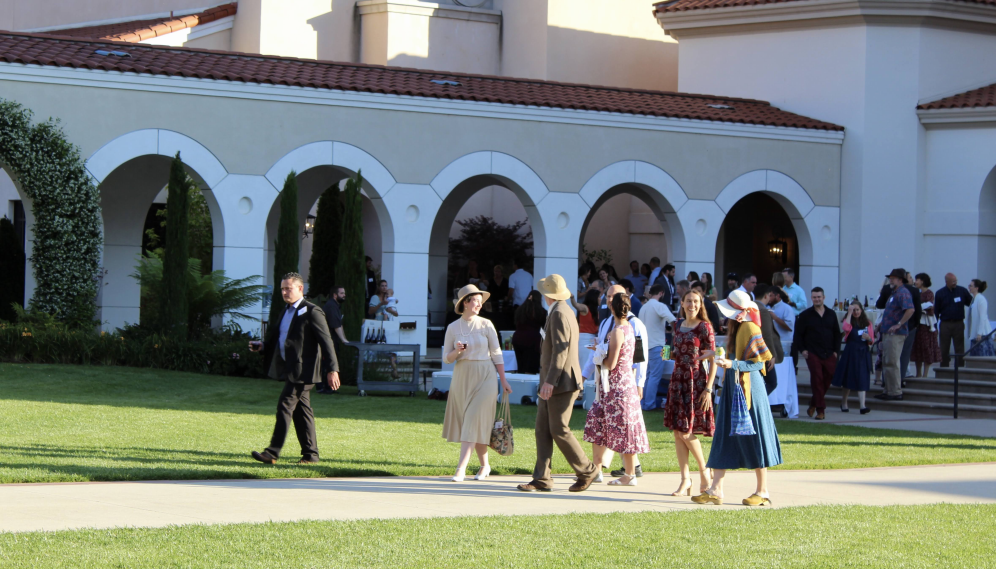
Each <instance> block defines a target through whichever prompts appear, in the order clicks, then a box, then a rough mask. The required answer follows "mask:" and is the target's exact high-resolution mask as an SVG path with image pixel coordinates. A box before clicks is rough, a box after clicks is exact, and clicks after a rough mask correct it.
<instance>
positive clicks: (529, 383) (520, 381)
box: [432, 371, 539, 405]
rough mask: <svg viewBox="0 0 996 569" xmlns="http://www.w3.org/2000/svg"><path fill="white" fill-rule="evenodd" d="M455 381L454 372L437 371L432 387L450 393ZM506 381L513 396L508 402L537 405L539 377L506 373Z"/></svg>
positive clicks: (496, 376) (499, 392)
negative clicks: (510, 387) (451, 384)
mask: <svg viewBox="0 0 996 569" xmlns="http://www.w3.org/2000/svg"><path fill="white" fill-rule="evenodd" d="M452 381H453V372H452V371H437V372H433V374H432V387H433V388H435V389H438V390H440V391H449V390H450V383H452ZM505 381H507V382H508V384H509V385H510V386H512V394H511V395H509V397H508V402H509V403H511V404H513V405H522V404H523V402H524V401H525V403H527V404H528V403H536V399H537V396H536V394H537V393H538V392H539V375H535V374H528V373H506V374H505ZM497 383H498V374H497V373H495V384H497ZM498 400H499V401H501V390H500V389H499V390H498Z"/></svg>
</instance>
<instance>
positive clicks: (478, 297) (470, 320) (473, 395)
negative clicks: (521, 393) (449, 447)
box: [443, 285, 512, 482]
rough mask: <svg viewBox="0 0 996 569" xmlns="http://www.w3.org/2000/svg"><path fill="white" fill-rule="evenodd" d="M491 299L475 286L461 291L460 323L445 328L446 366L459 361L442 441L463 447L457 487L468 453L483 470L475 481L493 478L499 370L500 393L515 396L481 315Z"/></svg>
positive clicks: (491, 327)
mask: <svg viewBox="0 0 996 569" xmlns="http://www.w3.org/2000/svg"><path fill="white" fill-rule="evenodd" d="M490 296H491V295H490V294H489V293H487V292H484V291H481V290H479V289H478V288H477V287H476V286H474V285H467V286H465V287H463V288H462V289H460V292H459V293H457V301H456V308H455V309H454V311H455V312H456V313H457V314H459V315H460V318H459V319H457V320H455V321H454V322H452V323H451V324H450V325H449V326H447V327H446V337H445V339H444V340H443V361H444V362H446V363H448V364H449V363H453V362H454V361H455V362H456V365H455V366H453V381H452V382H451V383H450V392H449V395H448V396H447V398H446V416H445V418H444V419H443V437H444V438H445V439H446V440H447V441H449V442H451V443H456V442H458V443H460V460H459V462H458V463H457V470H456V474H455V475H454V476H453V481H454V482H463V480H464V477H465V475H466V470H467V463H468V462H470V453H471V452H472V451H475V450H476V451H477V458H478V460H480V462H481V468H480V470H478V471H477V476H475V477H474V480H484V479H485V478H487V477H488V474H490V473H491V466H490V465H489V464H488V443H490V442H491V429H492V427H493V425H494V419H495V407H496V404H497V399H498V384H497V383H495V370H496V369H497V371H498V377H499V378H500V380H501V388H502V389H503V390H504V392H505V393H512V387H511V386H510V385H509V384H508V382H507V381H505V363H504V360H502V357H501V344H500V343H499V342H498V332H496V331H495V327H494V325H493V324H492V323H491V321H490V320H487V319H486V318H481V317H480V316H478V313H480V312H481V307H482V306H484V303H485V302H486V301H487V300H488V297H490Z"/></svg>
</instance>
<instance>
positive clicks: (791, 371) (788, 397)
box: [768, 344, 799, 419]
mask: <svg viewBox="0 0 996 569" xmlns="http://www.w3.org/2000/svg"><path fill="white" fill-rule="evenodd" d="M783 345H784V344H783ZM789 346H791V345H789ZM785 353H786V354H788V353H789V348H788V347H786V348H785ZM775 373H776V374H777V375H778V385H777V386H776V387H775V390H774V391H772V392H771V395H768V402H769V403H770V404H772V405H784V406H785V412H786V413H788V416H789V417H791V418H793V419H795V418H797V417H798V416H799V387H798V385H797V384H796V379H795V365H794V364H793V363H792V357H791V356H789V355H786V356H785V359H784V360H782V363H780V364H775Z"/></svg>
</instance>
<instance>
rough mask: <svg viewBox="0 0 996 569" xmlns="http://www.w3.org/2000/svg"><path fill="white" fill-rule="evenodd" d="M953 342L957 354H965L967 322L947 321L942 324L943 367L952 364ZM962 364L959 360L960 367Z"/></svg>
mask: <svg viewBox="0 0 996 569" xmlns="http://www.w3.org/2000/svg"><path fill="white" fill-rule="evenodd" d="M951 342H954V349H955V353H956V354H964V353H965V321H964V320H946V321H943V322H941V367H948V365H949V364H950V363H951ZM961 364H962V361H961V358H958V365H959V366H960V365H961Z"/></svg>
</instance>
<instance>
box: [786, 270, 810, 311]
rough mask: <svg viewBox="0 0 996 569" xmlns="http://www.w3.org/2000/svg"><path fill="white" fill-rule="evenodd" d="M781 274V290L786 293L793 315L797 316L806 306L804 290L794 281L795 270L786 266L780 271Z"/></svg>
mask: <svg viewBox="0 0 996 569" xmlns="http://www.w3.org/2000/svg"><path fill="white" fill-rule="evenodd" d="M782 274H783V275H785V286H783V287H782V290H784V291H785V294H787V295H788V297H789V302H788V304H789V306H790V307H792V310H795V315H796V316H798V315H799V313H800V312H802V311H803V310H805V309H806V308H807V306H808V303H807V302H806V291H804V290H802V287H801V286H799V285H798V284H797V283H796V282H795V271H793V270H792V269H788V268H786V269H785V270H783V271H782Z"/></svg>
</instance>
